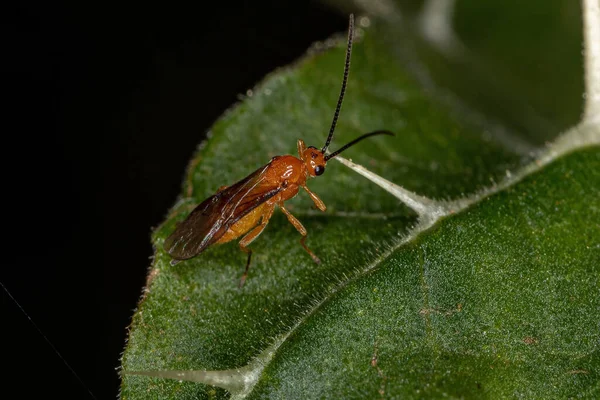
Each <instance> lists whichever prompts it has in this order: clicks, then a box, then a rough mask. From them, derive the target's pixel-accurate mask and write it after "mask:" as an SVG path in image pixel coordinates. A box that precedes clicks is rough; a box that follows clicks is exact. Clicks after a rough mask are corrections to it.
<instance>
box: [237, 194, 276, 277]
mask: <svg viewBox="0 0 600 400" xmlns="http://www.w3.org/2000/svg"><path fill="white" fill-rule="evenodd" d="M274 210H275V205H274V204H273V205H272V206H270V207H267V208H266V209H265V212H264V214H263V215H262V220H261V221H260V224H259V225H258V226H255V227H254V228H252V230H251V231H250V232H248V233H247V234H246V236H244V237H243V238H242V240H240V243H239V245H240V250H242V251H243V252H244V253H246V254H248V261H247V262H246V269H245V270H244V275H242V279H240V288H241V287H243V286H244V283H245V282H246V278H247V277H248V270H249V269H250V260H251V259H252V250H250V249H249V248H248V245H250V243H252V242H253V241H254V239H256V238H257V237H258V236H259V235H260V234H261V233H262V231H263V230H264V229H265V228H266V227H267V224H268V223H269V219H271V216H272V215H273V211H274Z"/></svg>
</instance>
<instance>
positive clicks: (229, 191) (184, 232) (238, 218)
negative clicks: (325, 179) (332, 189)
mask: <svg viewBox="0 0 600 400" xmlns="http://www.w3.org/2000/svg"><path fill="white" fill-rule="evenodd" d="M353 35H354V16H353V15H350V22H349V26H348V44H347V48H346V62H345V66H344V76H343V80H342V88H341V91H340V95H339V97H338V102H337V106H336V109H335V113H334V115H333V121H332V123H331V128H330V130H329V136H327V140H326V141H325V145H324V146H323V147H322V148H321V149H317V148H316V147H314V146H309V147H307V146H306V145H305V144H304V141H303V140H302V139H299V140H298V143H297V145H298V157H294V156H292V155H284V156H276V157H273V158H272V159H271V161H270V162H269V163H268V164H267V165H265V166H263V167H260V168H259V169H257V170H256V171H254V172H252V173H251V174H250V175H248V176H247V177H246V178H244V179H242V180H240V181H239V182H237V183H234V184H233V185H231V186H228V187H227V186H224V187H221V188H220V189H219V190H218V191H217V193H215V194H214V195H212V196H210V197H209V198H207V199H206V200H204V201H203V202H202V203H201V204H200V205H198V206H197V207H196V208H195V209H194V210H193V211H192V212H191V213H190V215H189V216H188V217H187V219H185V220H184V221H183V222H182V223H181V224H179V225H178V226H177V227H176V228H175V231H174V232H173V233H172V234H171V235H170V236H169V237H168V238H167V239H166V240H165V243H164V249H165V250H166V251H167V253H169V254H170V256H171V257H172V258H173V260H172V261H171V264H172V265H174V264H176V263H178V262H179V261H182V260H187V259H190V258H193V257H195V256H197V255H198V254H200V253H202V252H203V251H204V250H205V249H206V248H208V247H209V246H211V245H213V244H221V243H227V242H229V241H231V240H234V239H237V238H239V237H240V236H243V238H242V239H241V241H240V242H239V246H240V249H241V250H242V251H243V252H245V253H246V254H248V260H247V261H246V268H245V271H244V274H243V275H242V278H241V281H240V287H242V286H243V285H244V282H245V281H246V278H247V276H248V269H249V268H250V261H251V259H252V250H251V249H249V248H248V246H249V245H250V243H252V241H254V239H256V238H257V237H258V236H259V235H260V234H261V233H262V231H263V230H264V229H265V227H266V226H267V224H268V223H269V219H270V218H271V216H272V215H273V212H274V211H275V207H276V206H277V207H279V209H281V211H283V213H284V214H285V216H286V217H287V219H288V220H289V221H290V223H291V224H292V225H293V226H294V227H295V228H296V229H297V230H298V232H299V233H300V235H302V238H301V239H300V244H301V245H302V247H303V248H304V250H306V252H307V253H308V254H309V255H310V256H311V257H312V259H313V260H314V261H315V262H316V263H317V264H319V263H320V262H321V261H320V260H319V258H318V257H317V256H316V255H315V254H314V253H313V252H312V251H311V250H310V249H309V248H308V246H307V245H306V238H307V231H306V228H304V226H303V225H302V223H301V222H300V221H299V220H298V219H297V218H296V217H294V216H293V215H292V214H291V213H290V212H289V211H288V209H287V208H285V205H284V203H285V202H286V201H287V200H290V199H291V198H293V197H295V196H296V195H297V194H298V192H299V191H300V188H302V189H304V190H305V191H306V193H308V195H309V196H310V198H311V199H312V201H313V202H314V203H315V206H316V207H317V208H318V209H319V210H321V211H325V209H326V207H325V203H323V201H322V200H321V199H320V198H319V197H318V196H317V195H316V194H315V193H313V192H311V191H310V189H309V188H308V187H307V186H306V181H307V180H308V179H309V178H314V177H317V176H320V175H323V173H324V172H325V166H326V165H327V161H329V160H331V159H332V158H334V157H336V156H337V155H338V154H340V153H341V152H343V151H344V150H346V149H347V148H349V147H350V146H353V145H355V144H356V143H358V142H360V141H361V140H363V139H366V138H368V137H371V136H375V135H393V133H391V132H389V131H386V130H378V131H374V132H370V133H366V134H364V135H362V136H360V137H358V138H356V139H354V140H353V141H351V142H350V143H348V144H346V145H345V146H343V147H341V148H340V149H339V150H337V151H335V152H333V153H331V154H326V152H327V149H328V148H329V143H330V142H331V140H332V138H333V133H334V131H335V126H336V123H337V120H338V117H339V114H340V109H341V107H342V101H343V99H344V93H345V92H346V84H347V81H348V73H349V70H350V58H351V54H352V41H353Z"/></svg>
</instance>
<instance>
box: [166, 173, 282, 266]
mask: <svg viewBox="0 0 600 400" xmlns="http://www.w3.org/2000/svg"><path fill="white" fill-rule="evenodd" d="M269 165H270V164H267V165H266V166H264V167H261V168H259V169H257V170H256V171H254V172H253V173H251V174H250V175H248V176H247V177H246V178H244V179H242V180H241V181H239V182H237V183H235V184H233V185H231V186H230V187H228V188H226V189H224V190H222V191H220V192H218V193H216V194H214V195H212V196H210V197H209V198H208V199H206V200H204V201H203V202H202V203H201V204H200V205H198V206H197V207H196V208H195V209H194V211H192V212H191V213H190V215H189V216H188V217H187V218H186V219H185V220H184V221H183V222H182V223H181V224H179V225H178V226H177V228H176V229H175V231H174V232H173V233H172V234H171V236H169V237H168V238H167V239H166V240H165V244H164V248H165V250H166V251H167V252H168V253H169V254H170V255H171V257H173V258H174V259H176V260H187V259H188V258H192V257H194V256H196V255H198V254H199V253H201V252H202V251H203V250H204V249H206V248H207V247H208V246H210V245H211V244H213V243H215V242H216V241H217V240H219V238H221V236H223V235H224V234H225V232H227V229H229V227H230V226H231V225H233V224H234V223H236V222H237V221H239V220H240V219H241V218H242V217H244V216H245V215H246V214H248V213H249V212H250V211H252V210H253V209H255V208H256V207H258V206H259V205H261V204H262V203H264V202H265V201H267V200H268V199H270V198H271V197H273V196H275V195H276V194H277V193H279V192H280V191H281V188H279V185H278V184H277V183H272V182H268V181H267V180H266V179H265V171H266V170H267V169H268V168H269Z"/></svg>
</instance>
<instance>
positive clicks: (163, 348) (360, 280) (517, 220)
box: [121, 0, 600, 399]
mask: <svg viewBox="0 0 600 400" xmlns="http://www.w3.org/2000/svg"><path fill="white" fill-rule="evenodd" d="M538 3H539V2H538ZM490 4H492V5H493V4H494V2H490ZM544 4H546V6H545V7H547V10H548V11H547V13H546V14H547V15H550V16H553V17H554V18H540V19H536V20H535V22H536V24H538V25H539V26H540V27H543V29H541V30H540V32H546V34H540V35H538V36H537V37H535V38H533V39H532V38H528V39H527V41H526V43H525V44H523V47H520V48H519V49H520V51H522V52H524V53H526V55H527V58H526V60H527V61H528V62H531V63H533V62H536V61H535V60H538V61H537V62H542V61H543V60H547V59H548V57H550V56H549V55H548V51H550V50H549V49H551V48H553V47H551V46H550V44H549V43H550V42H552V41H553V40H554V39H555V31H556V30H558V31H559V32H562V33H563V34H564V38H566V39H565V41H564V43H561V44H562V45H563V47H564V48H563V47H560V46H558V50H556V51H558V52H563V53H565V54H569V51H571V46H572V45H573V43H575V42H576V40H579V41H580V40H581V37H580V34H579V33H578V32H579V30H580V29H581V28H580V21H579V15H578V14H577V12H578V9H577V7H576V6H575V11H573V14H572V15H571V14H568V13H567V17H564V18H566V22H565V20H564V19H561V18H562V17H560V18H559V17H558V16H557V13H558V14H561V15H562V11H563V10H564V9H567V10H571V8H569V7H573V6H572V4H573V3H572V2H565V1H558V0H557V1H553V2H545V3H544ZM459 5H460V6H459V8H457V10H456V13H457V14H456V15H455V19H456V21H457V22H456V24H457V31H458V32H459V34H460V36H457V38H456V40H460V46H461V47H460V48H461V49H462V50H460V51H458V52H457V51H456V48H455V47H454V50H452V49H453V47H450V48H448V47H445V45H443V46H441V47H440V44H439V43H436V42H434V41H431V40H428V39H427V36H426V35H425V36H423V35H422V34H421V32H422V30H421V28H420V27H422V26H421V25H419V23H420V22H419V21H420V19H419V18H420V17H419V16H418V15H413V14H411V12H412V13H414V12H415V11H414V10H412V11H411V10H405V12H406V13H407V17H406V19H405V21H408V22H407V23H399V22H398V20H397V19H395V18H392V17H393V15H391V16H388V17H390V18H381V19H377V18H373V19H371V21H370V26H369V27H368V28H365V29H362V30H361V34H362V36H361V37H360V39H359V40H358V42H357V43H356V44H355V47H354V52H353V58H352V69H351V72H350V81H349V86H348V91H347V95H346V98H345V101H344V105H343V108H342V112H341V117H340V121H339V123H338V128H337V131H336V136H335V138H334V141H333V143H332V147H331V149H332V150H335V149H337V148H338V147H341V146H342V145H343V144H345V143H347V142H348V141H350V140H352V139H353V138H355V137H356V136H358V135H360V134H362V133H364V132H367V131H371V130H375V129H388V130H391V131H393V132H395V133H396V137H377V138H373V139H368V140H366V141H364V142H361V144H359V145H357V146H356V147H354V148H352V149H349V150H348V151H347V152H345V153H344V155H345V156H346V157H348V158H352V159H353V161H355V162H357V163H359V164H362V165H364V166H365V167H367V168H368V169H369V170H371V171H373V172H374V173H376V174H378V175H380V176H382V177H384V178H385V179H387V180H389V181H391V182H394V183H396V184H398V185H401V186H403V187H404V188H406V189H408V190H411V191H413V192H415V193H418V194H420V195H422V196H427V197H429V198H433V199H459V198H461V197H465V196H471V198H472V199H474V205H473V206H472V207H470V208H468V209H467V210H466V211H463V212H460V213H457V214H455V215H450V216H448V217H446V218H444V219H442V220H440V221H438V223H437V224H435V225H434V226H433V227H432V228H431V229H429V230H427V231H426V232H422V233H420V234H415V231H414V230H412V229H413V228H414V227H415V225H417V224H418V218H417V215H416V214H415V213H414V212H413V211H412V210H411V209H409V208H407V207H406V206H404V205H403V204H402V203H401V202H400V201H399V200H398V199H397V198H395V197H394V196H391V195H390V194H389V193H387V192H386V191H385V190H383V189H381V188H380V187H378V186H376V185H374V184H373V183H372V182H370V181H368V180H366V179H364V178H362V177H360V176H358V175H357V174H356V173H354V172H353V171H351V170H349V169H347V168H346V167H344V166H343V165H341V164H339V163H337V162H335V161H331V162H330V163H329V164H328V165H327V171H326V173H325V174H324V175H322V176H320V177H318V178H317V179H313V180H311V181H309V182H308V186H309V187H310V188H311V190H313V191H314V192H315V193H317V194H318V195H319V196H320V197H321V199H323V201H324V202H325V204H326V205H327V206H328V209H327V211H326V212H325V213H321V212H319V211H318V210H315V209H314V208H313V207H312V202H311V200H310V198H309V197H308V196H307V195H306V194H305V193H300V195H299V196H297V197H296V198H294V199H293V200H291V201H289V202H288V203H286V204H287V205H288V207H289V210H290V211H291V212H292V213H293V214H294V215H295V216H296V217H298V218H299V219H300V220H301V221H302V223H303V224H304V226H305V227H306V228H307V230H308V232H309V235H308V240H307V244H308V245H309V247H310V248H311V249H312V250H313V251H314V252H315V253H316V254H317V255H318V256H319V257H320V258H321V260H322V263H321V264H320V265H316V264H314V263H313V261H312V260H311V258H310V257H309V256H308V255H307V254H306V252H305V251H304V250H303V249H302V247H301V246H300V244H299V243H298V242H299V239H300V236H299V234H298V233H297V232H296V230H295V229H294V228H293V227H292V226H291V225H290V224H289V223H288V222H287V220H286V218H285V216H284V215H283V214H282V213H280V212H276V213H275V215H274V216H273V218H272V219H271V222H270V223H269V226H268V227H267V229H266V230H265V232H264V233H263V234H262V235H261V236H260V238H259V239H258V240H256V241H255V242H254V243H252V245H251V248H252V249H253V250H254V256H253V264H252V268H251V269H250V274H249V278H248V280H247V281H246V285H245V287H244V288H243V289H242V290H239V289H238V288H237V283H238V281H239V278H240V277H241V274H242V273H243V268H244V265H245V260H246V256H245V254H244V253H242V252H240V251H239V249H238V246H237V244H236V243H234V242H231V243H227V244H224V245H218V246H213V247H211V248H209V249H208V250H206V251H205V252H203V253H202V254H201V255H200V256H198V257H196V258H194V259H192V260H189V261H186V262H183V263H180V264H178V265H176V266H171V265H169V261H170V258H169V257H168V255H167V254H166V253H165V252H164V250H163V249H162V244H163V242H164V240H165V238H166V237H167V236H168V235H169V234H170V233H171V232H172V231H173V229H174V227H175V224H176V223H177V222H178V221H181V220H182V219H183V218H184V217H185V216H186V215H187V213H189V211H190V210H191V207H193V205H195V204H197V203H200V202H201V201H202V200H204V199H205V198H206V197H208V196H209V195H211V194H213V193H214V192H215V191H216V190H217V189H218V188H219V187H220V186H222V185H230V184H232V183H234V182H236V181H238V180H240V179H242V178H243V177H244V176H245V175H247V174H248V173H250V172H251V171H253V170H255V169H256V168H258V167H259V166H260V165H263V164H265V163H266V162H267V161H268V160H269V159H270V158H271V157H272V156H275V155H280V154H293V153H294V151H295V146H296V140H297V139H299V138H302V139H303V140H304V141H305V142H306V143H307V145H314V146H317V147H320V146H322V143H323V142H324V140H325V137H326V134H327V131H328V129H329V124H330V122H331V117H332V113H333V109H334V107H335V103H336V100H337V94H338V93H339V84H340V80H341V73H342V70H343V59H344V51H345V49H344V46H345V43H344V41H343V37H342V36H341V37H340V39H341V40H338V41H337V42H336V44H335V45H334V46H333V47H329V48H327V49H325V50H315V49H313V51H311V52H309V54H308V55H307V56H306V57H304V58H303V59H302V60H300V61H299V62H298V63H297V64H296V65H294V66H291V67H288V68H285V69H281V70H279V71H276V72H275V73H273V74H272V75H270V76H268V77H267V78H266V79H265V80H264V81H263V82H262V83H261V84H260V85H258V87H257V88H256V89H255V90H254V91H253V95H252V96H251V97H249V98H247V99H245V100H244V101H242V102H241V103H240V104H238V105H236V106H235V107H234V108H232V109H231V110H229V111H227V112H226V113H225V114H224V115H223V117H222V118H221V119H220V120H218V121H217V122H216V123H215V125H214V126H213V128H212V129H211V132H210V133H211V137H210V139H209V140H208V141H206V142H205V143H204V145H203V146H201V148H200V150H199V151H198V153H197V154H196V156H195V158H194V160H192V162H191V164H190V170H189V175H188V179H187V180H186V182H185V185H184V188H183V193H184V198H183V199H182V201H180V202H179V203H178V204H177V205H176V206H175V207H174V209H173V210H172V213H171V215H170V216H169V218H168V219H167V220H166V221H165V223H164V224H163V225H162V226H161V227H159V228H158V229H157V230H156V231H155V232H154V234H153V243H154V245H155V246H156V254H155V259H154V263H153V265H152V269H151V272H150V275H149V283H148V288H147V291H146V293H145V294H144V298H143V299H142V301H141V302H140V305H139V308H138V310H137V311H136V313H135V314H134V317H133V321H132V326H131V331H130V336H129V341H128V344H127V348H126V350H125V353H124V356H123V363H122V366H123V370H125V371H157V370H159V371H173V370H209V371H223V370H231V369H233V370H235V369H240V368H243V367H245V366H248V365H250V366H253V367H252V368H250V371H255V372H257V375H256V376H255V377H254V378H252V379H253V381H252V382H253V383H252V385H251V387H249V388H247V389H248V390H246V391H236V390H232V394H234V395H236V396H238V397H241V396H242V395H244V396H245V395H246V394H248V395H249V396H250V397H255V398H296V397H301V398H315V397H324V398H335V397H345V398H352V397H366V398H374V397H378V396H398V397H404V396H406V397H423V396H425V397H428V396H440V397H441V396H443V395H450V396H453V397H482V396H484V397H499V396H505V397H509V396H524V397H568V396H577V395H582V396H586V395H587V396H588V397H593V396H594V395H596V396H597V395H598V390H599V389H598V382H599V380H600V379H599V377H598V374H599V373H598V368H599V366H600V360H599V355H598V351H599V350H598V346H599V342H600V334H599V332H600V329H599V328H600V327H599V326H598V321H600V302H599V300H598V298H599V297H600V296H598V293H600V290H599V289H600V288H599V281H600V278H599V276H598V275H599V268H600V267H599V266H600V225H599V223H598V221H600V215H599V213H600V207H599V206H598V204H597V199H598V198H600V193H599V191H600V149H599V148H598V147H597V146H596V147H593V146H591V147H588V148H583V149H580V150H576V151H573V152H571V153H569V154H566V155H564V156H562V157H560V158H558V159H556V160H554V161H553V162H552V163H550V164H548V165H540V167H539V168H537V169H536V170H535V171H534V172H533V173H532V174H530V175H528V176H527V177H526V178H525V179H523V180H518V179H516V178H514V179H513V180H511V177H513V176H518V173H519V171H521V170H523V168H525V167H526V166H528V165H530V163H531V162H532V161H533V160H534V159H535V157H536V155H537V154H538V150H539V149H540V148H541V146H542V144H543V143H544V142H546V141H550V140H552V139H554V138H555V137H556V136H557V135H558V134H559V132H561V131H562V130H564V129H565V128H567V127H568V126H569V125H572V124H575V123H576V122H577V117H578V115H579V112H580V109H581V89H580V88H581V80H582V79H581V76H582V71H581V62H580V61H581V60H578V59H577V58H575V59H574V60H572V59H569V60H563V59H562V58H558V61H557V65H559V66H560V69H561V71H562V72H563V73H562V74H561V76H560V77H559V78H561V77H562V78H563V79H567V80H572V79H575V78H572V77H573V76H574V77H577V78H576V82H579V83H577V84H576V85H574V86H575V88H573V85H569V84H566V83H564V81H560V82H555V81H554V80H553V79H554V78H552V81H551V78H550V77H553V76H554V75H553V73H554V72H553V71H551V70H550V68H546V67H545V66H540V67H539V68H538V73H537V76H538V79H540V81H541V83H534V84H533V83H531V82H530V80H531V79H533V78H532V77H531V76H530V75H528V73H531V71H527V68H524V71H521V72H519V73H514V74H512V73H510V71H512V70H514V69H515V68H517V71H518V60H517V61H515V60H513V59H511V58H510V57H508V56H507V54H508V53H509V44H510V43H514V42H513V41H514V40H515V37H522V36H524V35H525V34H526V31H525V32H522V31H519V32H520V33H519V32H513V31H511V32H510V33H511V34H510V35H508V36H507V37H504V38H503V36H502V32H505V31H507V30H508V28H507V27H506V26H505V25H501V26H499V27H496V28H493V27H491V28H489V29H490V32H491V33H489V34H488V36H489V38H487V39H486V38H485V37H483V38H482V37H481V36H482V33H481V30H479V31H478V30H477V29H476V27H470V25H469V24H468V23H467V22H468V21H469V19H475V17H476V16H477V15H486V13H488V14H489V13H491V12H492V11H490V10H491V9H492V6H489V7H487V8H486V7H483V6H478V5H477V2H473V1H471V2H468V1H465V2H464V3H462V2H459ZM569 5H571V6H569ZM481 8H484V9H483V10H482V9H481ZM532 10H533V8H531V9H530V8H528V7H525V8H524V9H522V10H521V12H523V13H525V15H527V13H528V12H529V13H530V14H531V13H532ZM544 10H546V8H544ZM400 11H402V8H398V10H397V12H398V13H400ZM517 11H519V9H518V8H517V6H516V5H515V8H514V9H510V8H509V7H505V8H502V7H499V9H498V10H496V12H497V15H498V18H500V20H502V18H504V19H505V20H507V21H510V20H511V15H512V14H510V13H511V12H512V13H516V14H515V15H516V17H513V22H514V19H515V18H516V20H517V22H518V21H519V18H524V17H523V16H522V15H521V14H519V13H518V12H517ZM569 12H571V11H569ZM478 13H479V14H478ZM546 14H545V15H546ZM569 15H571V17H570V18H571V19H569ZM557 21H558V22H557ZM544 24H548V25H550V26H546V25H544ZM519 26H520V25H519V24H518V23H516V22H514V23H513V25H512V26H511V28H513V29H515V30H517V31H518V29H517V28H518V27H519ZM494 29H497V30H500V32H498V31H497V30H494ZM527 29H529V27H527ZM484 36H485V35H484ZM486 40H487V42H486ZM486 43H487V45H486ZM578 43H579V42H577V46H578V45H579V44H578ZM523 48H524V49H525V50H523ZM554 48H556V45H555V46H554ZM448 49H450V50H448ZM578 49H579V48H577V51H576V53H577V54H578V51H579V50H578ZM561 54H562V53H561ZM523 57H524V56H523ZM523 57H521V59H522V60H525V58H523ZM545 57H546V58H545ZM529 60H534V61H529ZM540 60H542V61H540ZM561 62H562V63H561ZM492 67H493V68H492ZM498 71H500V72H498ZM565 71H568V72H569V73H568V74H567V73H564V72H565ZM535 75H536V74H534V77H535ZM479 84H481V86H480V85H479ZM577 85H579V86H577ZM482 87H483V89H482ZM578 88H579V89H578ZM488 89H489V90H488ZM578 90H579V91H578ZM550 97H551V98H553V99H555V100H554V101H548V100H547V99H548V98H550ZM521 104H527V105H531V107H524V108H523V107H520V105H521ZM540 121H542V122H540ZM595 129H597V127H596V128H595ZM593 134H594V135H596V134H598V132H597V131H595V133H593ZM534 165H535V164H534ZM500 182H508V184H507V185H506V188H503V189H502V190H498V191H497V193H496V194H494V195H492V196H489V197H485V196H483V195H481V193H482V192H483V191H484V190H486V189H489V188H490V187H492V188H493V187H496V186H495V185H496V184H497V183H500ZM257 362H258V363H259V364H261V365H260V368H259V367H256V365H257ZM246 371H247V370H246ZM255 378H256V379H255ZM121 389H122V392H121V396H122V398H124V399H137V398H148V397H153V398H182V399H185V398H190V399H191V398H209V397H218V398H220V397H227V396H229V393H228V392H227V391H225V390H223V389H219V388H216V387H215V386H210V385H204V384H199V383H193V382H179V381H177V380H169V379H162V378H148V377H144V376H132V375H124V378H123V384H122V388H121Z"/></svg>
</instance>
